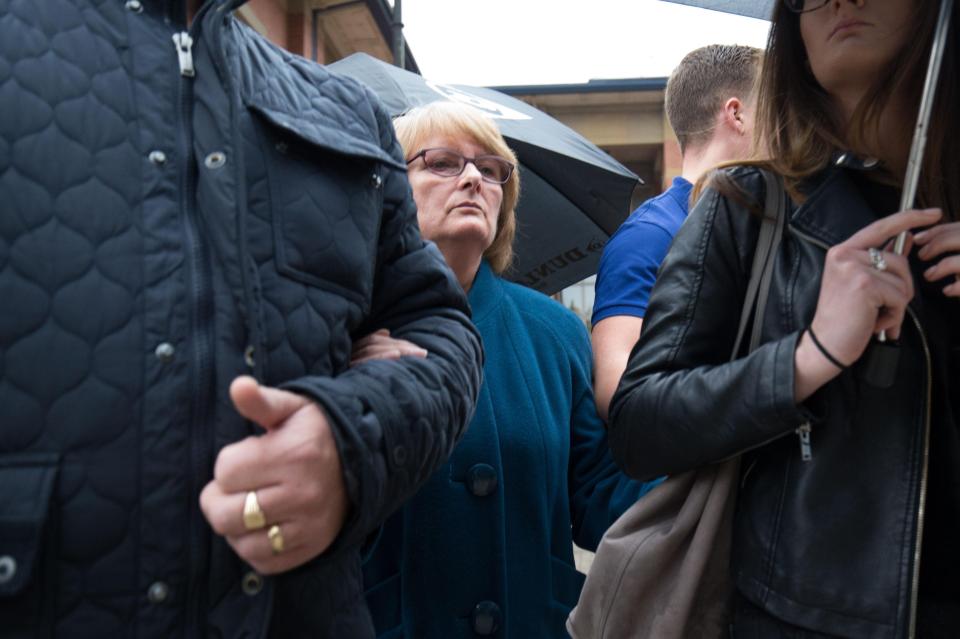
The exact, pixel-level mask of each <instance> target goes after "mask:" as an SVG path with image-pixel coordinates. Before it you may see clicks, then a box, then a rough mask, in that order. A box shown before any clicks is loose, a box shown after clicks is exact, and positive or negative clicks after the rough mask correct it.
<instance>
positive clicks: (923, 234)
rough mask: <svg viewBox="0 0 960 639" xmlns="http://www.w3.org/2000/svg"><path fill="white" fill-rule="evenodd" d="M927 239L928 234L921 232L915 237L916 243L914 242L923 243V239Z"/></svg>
mask: <svg viewBox="0 0 960 639" xmlns="http://www.w3.org/2000/svg"><path fill="white" fill-rule="evenodd" d="M925 237H927V232H926V231H920V232H919V233H917V234H916V235H914V236H913V241H914V242H923V239H924V238H925Z"/></svg>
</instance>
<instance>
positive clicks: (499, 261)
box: [393, 102, 520, 275]
mask: <svg viewBox="0 0 960 639" xmlns="http://www.w3.org/2000/svg"><path fill="white" fill-rule="evenodd" d="M393 126H394V128H396V130H397V138H398V139H399V141H400V146H402V147H403V152H404V155H405V156H406V157H410V156H411V155H414V154H415V153H417V152H419V151H420V150H421V149H420V148H419V147H420V145H422V144H423V143H424V142H425V141H426V140H428V139H429V138H431V137H434V136H444V137H450V138H461V137H466V138H469V139H470V140H471V141H473V142H474V143H476V144H478V145H479V146H482V147H484V148H485V149H486V150H487V152H489V153H491V154H494V155H499V156H501V157H504V158H506V159H507V160H509V161H510V162H513V164H514V165H516V164H517V156H516V154H515V153H514V152H513V151H512V150H511V149H510V147H509V146H507V143H506V141H505V140H504V139H503V136H502V135H500V131H499V129H497V125H496V124H495V123H494V121H493V120H492V119H491V118H490V117H488V116H487V115H484V114H483V113H482V112H480V111H479V110H477V109H475V108H473V107H471V106H469V105H466V104H460V103H458V102H431V103H430V104H427V105H425V106H421V107H417V108H415V109H411V110H410V111H407V112H406V113H404V114H403V115H401V116H398V117H397V118H395V119H394V121H393ZM519 197H520V175H519V173H518V171H516V170H515V171H514V172H513V173H512V174H511V175H510V179H509V180H507V182H506V184H504V185H503V201H502V202H501V204H500V216H499V218H498V219H497V232H496V235H495V236H494V238H493V243H492V244H490V246H489V247H488V248H487V250H486V251H484V252H483V257H484V258H485V259H486V260H487V261H488V262H489V263H490V268H492V269H493V271H494V273H496V274H497V275H500V274H502V273H503V272H504V271H506V270H507V269H508V268H509V267H510V264H511V262H513V239H514V236H515V235H516V233H517V217H516V212H515V210H514V209H515V208H516V206H517V200H518V199H519Z"/></svg>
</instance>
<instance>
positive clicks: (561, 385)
mask: <svg viewBox="0 0 960 639" xmlns="http://www.w3.org/2000/svg"><path fill="white" fill-rule="evenodd" d="M470 305H471V306H472V308H473V319H474V322H475V323H476V326H477V328H478V329H479V331H480V334H481V336H482V337H483V342H484V349H485V352H486V363H485V365H484V382H483V386H482V388H481V390H480V397H479V399H478V402H477V412H476V414H475V415H474V418H473V421H472V422H471V424H470V427H469V428H468V429H467V433H466V435H465V436H464V438H463V440H462V441H461V442H460V443H459V444H458V445H457V447H456V449H455V450H454V452H453V455H452V456H451V458H450V460H449V462H448V463H447V464H446V466H444V467H442V468H441V469H440V470H439V471H438V472H437V473H436V474H435V475H434V476H433V477H432V478H431V479H430V480H429V481H428V483H427V484H426V485H424V486H423V488H421V490H420V491H419V492H418V493H417V494H416V496H415V497H413V499H411V500H410V501H408V502H407V504H406V505H405V506H404V507H403V508H402V509H401V510H400V511H399V512H398V513H396V514H395V515H394V516H393V517H392V518H391V519H390V520H388V522H387V523H386V524H385V525H384V528H383V530H382V532H381V534H380V537H379V539H378V540H377V542H376V545H375V546H374V548H373V550H372V553H371V554H370V555H369V556H368V558H367V560H366V562H365V564H364V588H365V589H366V597H367V603H368V604H369V606H370V611H371V613H372V615H373V619H374V625H375V626H376V629H377V635H378V637H382V638H384V639H386V638H390V639H394V638H400V637H404V638H407V639H456V638H459V637H476V636H478V635H480V636H484V635H485V636H494V637H510V638H513V639H536V638H539V637H542V638H544V639H547V638H549V639H556V638H557V637H566V636H567V634H566V630H565V629H564V621H565V620H566V617H567V615H568V613H569V612H570V610H571V608H572V607H573V606H574V605H575V604H576V602H577V599H578V597H579V595H580V589H581V587H582V585H583V580H584V577H583V575H582V574H581V573H579V572H577V570H576V569H575V567H574V561H573V551H572V542H576V543H577V545H578V546H581V547H583V548H587V549H590V550H594V549H596V546H597V544H598V543H599V541H600V538H601V537H602V536H603V533H604V531H605V530H606V529H607V527H608V526H609V525H610V524H611V523H613V522H614V521H615V520H616V519H617V517H619V515H620V514H621V513H622V512H623V511H624V510H625V509H627V508H628V507H629V506H630V505H631V504H632V503H633V502H634V501H636V499H637V498H638V497H639V496H640V495H642V494H643V493H645V492H647V490H649V488H650V487H652V484H644V483H641V482H637V481H632V480H629V479H627V478H626V477H625V476H624V475H623V474H622V473H620V472H619V471H618V470H617V468H616V467H615V466H614V464H613V461H612V459H611V457H610V454H609V452H608V449H607V438H606V430H605V427H604V424H603V422H602V421H601V420H600V418H599V417H598V416H597V412H596V407H595V405H594V398H593V391H592V368H591V366H592V358H591V353H590V341H589V338H588V336H587V332H586V330H585V328H584V326H583V324H582V323H581V322H580V320H579V319H578V318H577V317H576V316H575V315H574V314H573V313H572V312H570V311H569V310H567V309H566V308H564V307H563V306H561V305H560V304H558V303H557V302H556V301H554V300H552V299H550V298H548V297H546V296H544V295H542V294H540V293H537V292H535V291H532V290H530V289H528V288H525V287H522V286H518V285H516V284H512V283H510V282H507V281H505V280H502V279H500V278H499V277H497V276H496V275H494V274H493V272H492V271H491V270H490V267H489V266H488V265H487V264H486V262H484V263H483V264H481V266H480V270H479V272H478V273H477V277H476V280H475V281H474V284H473V287H472V288H471V291H470Z"/></svg>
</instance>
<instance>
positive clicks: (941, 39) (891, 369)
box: [860, 0, 953, 388]
mask: <svg viewBox="0 0 960 639" xmlns="http://www.w3.org/2000/svg"><path fill="white" fill-rule="evenodd" d="M952 11H953V0H942V1H941V3H940V15H939V17H938V18H937V26H936V30H935V31H934V36H933V44H932V46H931V48H930V64H929V65H928V66H927V77H926V80H925V81H924V84H923V93H922V94H921V96H920V111H919V113H918V114H917V127H916V129H915V130H914V133H913V143H912V144H911V145H910V155H909V157H908V158H907V172H906V175H905V176H904V180H903V194H902V195H901V196H900V210H901V211H905V210H907V209H911V208H913V205H914V200H916V197H917V185H918V184H919V182H920V165H921V163H922V162H923V152H924V149H925V148H926V145H927V129H928V128H929V125H930V114H931V112H932V111H933V100H934V97H935V96H936V92H937V81H938V79H939V77H940V64H941V62H943V53H944V49H945V48H946V44H947V35H948V32H949V30H950V14H951V13H952ZM906 241H907V234H906V232H903V233H900V234H899V235H897V239H896V240H895V242H894V245H893V250H894V251H895V252H896V253H897V254H898V255H902V254H903V249H904V247H905V244H906ZM899 346H900V345H899V344H897V343H895V342H891V341H888V340H887V334H886V331H880V332H879V333H877V339H876V340H875V341H874V342H873V343H872V344H871V345H870V348H868V349H867V352H866V354H865V356H864V358H863V359H864V361H863V366H862V368H861V373H860V376H861V379H862V380H863V381H864V382H866V383H868V384H870V385H871V386H874V387H877V388H889V387H890V386H891V385H892V384H893V380H894V376H895V375H896V371H897V364H898V362H899V361H900V349H899Z"/></svg>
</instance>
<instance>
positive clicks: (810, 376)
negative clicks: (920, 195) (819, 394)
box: [794, 209, 942, 403]
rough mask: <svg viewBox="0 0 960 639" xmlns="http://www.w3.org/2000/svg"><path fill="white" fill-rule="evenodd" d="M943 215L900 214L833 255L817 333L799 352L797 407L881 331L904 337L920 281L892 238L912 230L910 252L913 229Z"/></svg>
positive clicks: (823, 282) (806, 336) (813, 324)
mask: <svg viewBox="0 0 960 639" xmlns="http://www.w3.org/2000/svg"><path fill="white" fill-rule="evenodd" d="M941 215H942V213H941V211H940V210H938V209H926V210H919V209H914V210H909V211H900V212H898V213H894V214H892V215H888V216H886V217H882V218H880V219H879V220H877V221H875V222H873V223H871V224H868V225H867V226H865V227H863V228H862V229H860V230H859V231H857V232H856V233H854V234H853V235H851V236H850V237H849V238H847V239H846V240H845V241H843V242H841V243H839V244H836V245H834V246H832V247H831V248H830V249H829V250H828V251H827V254H826V257H825V259H824V262H823V274H822V277H821V278H820V291H819V293H818V298H817V306H816V310H815V312H814V314H813V319H812V320H811V321H810V328H811V330H810V331H804V332H803V333H802V335H801V336H800V338H799V340H798V342H797V347H796V350H795V351H794V400H795V401H796V402H797V403H800V402H802V401H804V400H805V399H806V398H807V397H809V396H810V395H812V394H813V393H814V392H816V391H817V389H819V388H820V387H822V386H823V385H824V384H826V383H827V382H829V381H830V380H831V379H833V378H834V377H836V376H837V375H839V374H840V371H841V368H840V367H839V366H837V365H836V363H835V362H839V364H840V365H841V366H844V367H846V366H850V365H852V364H853V363H854V362H856V361H857V360H858V359H860V357H861V356H862V355H863V353H864V351H865V350H866V349H867V346H868V345H869V344H870V340H871V339H872V337H873V336H874V335H876V334H877V333H879V332H880V331H884V332H886V334H887V337H889V338H890V339H894V340H895V339H897V338H898V337H899V335H900V328H901V325H902V323H903V318H904V315H905V313H906V309H907V304H908V303H909V302H910V300H911V299H913V295H914V283H913V275H912V273H911V271H910V264H909V262H908V261H907V258H906V256H904V255H897V254H896V253H894V252H893V251H892V250H891V248H892V247H891V242H890V238H892V237H895V236H897V235H898V234H899V233H901V232H906V233H907V243H906V250H908V251H909V249H910V246H911V243H912V233H911V231H912V230H914V229H917V228H924V227H927V226H930V225H931V224H933V223H935V222H937V221H938V220H939V219H940V216H941ZM877 247H883V250H880V249H879V248H877ZM811 333H813V334H815V335H816V336H817V343H814V340H813V338H812V337H811ZM826 354H829V355H830V357H829V358H828V357H827V356H826Z"/></svg>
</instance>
